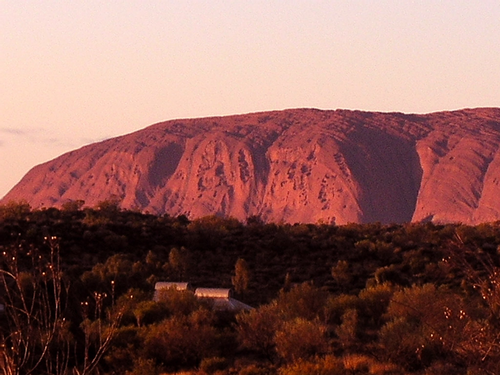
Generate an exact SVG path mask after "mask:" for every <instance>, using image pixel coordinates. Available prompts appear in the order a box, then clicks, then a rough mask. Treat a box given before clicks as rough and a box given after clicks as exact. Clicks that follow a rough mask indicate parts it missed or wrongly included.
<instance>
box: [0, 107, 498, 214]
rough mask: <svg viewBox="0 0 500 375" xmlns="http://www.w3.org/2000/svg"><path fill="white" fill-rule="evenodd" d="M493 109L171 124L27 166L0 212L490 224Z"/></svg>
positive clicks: (306, 112)
mask: <svg viewBox="0 0 500 375" xmlns="http://www.w3.org/2000/svg"><path fill="white" fill-rule="evenodd" d="M499 149H500V109H498V108H479V109H464V110H459V111H451V112H437V113H431V114H403V113H374V112H362V111H348V110H335V111H328V110H327V111H323V110H316V109H292V110H284V111H273V112H262V113H252V114H245V115H235V116H225V117H211V118H201V119H187V120H173V121H167V122H162V123H159V124H155V125H152V126H149V127H147V128H145V129H143V130H140V131H137V132H135V133H131V134H128V135H125V136H121V137H117V138H112V139H108V140H105V141H103V142H99V143H94V144H91V145H88V146H85V147H82V148H80V149H78V150H75V151H72V152H69V153H66V154H64V155H62V156H60V157H58V158H56V159H54V160H52V161H49V162H47V163H44V164H41V165H38V166H36V167H34V168H33V169H32V170H31V171H30V172H28V173H27V174H26V176H25V177H24V178H23V179H22V180H21V181H20V182H19V183H18V184H17V185H16V186H15V187H14V188H13V189H12V190H11V191H10V192H9V193H8V194H7V195H6V196H5V197H4V198H3V200H2V201H1V202H0V203H3V204H4V203H6V202H8V201H20V200H26V201H27V202H28V203H30V204H31V206H32V207H33V208H40V207H49V206H55V207H58V206H61V205H62V204H64V203H65V202H68V201H71V200H77V199H81V200H84V201H85V204H86V205H87V206H94V205H96V204H97V203H98V202H100V201H104V200H109V199H119V201H120V202H121V207H122V208H125V209H137V210H141V211H146V212H150V213H154V214H164V213H167V214H170V215H180V214H185V215H187V216H188V217H189V218H197V217H201V216H206V215H219V216H225V217H229V216H230V217H234V218H237V219H239V220H242V221H244V220H245V219H246V218H248V217H250V216H254V215H256V216H260V217H261V218H262V219H263V220H264V221H267V222H289V223H297V222H301V223H316V222H319V221H321V222H324V223H336V224H345V223H349V222H355V223H367V222H375V221H379V222H382V223H402V222H410V221H433V222H442V223H449V222H462V223H464V224H478V223H481V222H491V221H496V220H499V219H500V186H499V182H500V152H499Z"/></svg>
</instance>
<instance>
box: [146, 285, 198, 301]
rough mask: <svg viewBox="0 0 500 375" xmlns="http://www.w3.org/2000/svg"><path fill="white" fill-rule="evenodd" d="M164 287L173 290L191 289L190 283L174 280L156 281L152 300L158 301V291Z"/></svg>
mask: <svg viewBox="0 0 500 375" xmlns="http://www.w3.org/2000/svg"><path fill="white" fill-rule="evenodd" d="M165 289H175V290H189V291H192V290H193V289H192V288H191V284H190V283H185V282H176V281H158V282H157V283H156V284H155V294H154V297H153V300H154V301H156V302H158V301H159V300H160V291H161V290H165Z"/></svg>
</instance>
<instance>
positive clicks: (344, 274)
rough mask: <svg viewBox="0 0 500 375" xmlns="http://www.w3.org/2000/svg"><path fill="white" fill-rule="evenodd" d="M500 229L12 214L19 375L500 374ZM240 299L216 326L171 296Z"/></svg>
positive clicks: (208, 312) (5, 289)
mask: <svg viewBox="0 0 500 375" xmlns="http://www.w3.org/2000/svg"><path fill="white" fill-rule="evenodd" d="M499 246H500V226H499V224H498V223H491V224H482V225H479V226H476V227H470V226H464V225H460V224H454V225H451V224H450V225H436V224H432V223H419V224H402V225H396V224H394V225H381V224H379V223H373V224H365V225H358V224H349V225H344V226H333V225H325V224H321V223H319V224H316V225H312V224H295V225H289V224H266V223H263V222H262V221H261V220H260V219H259V218H258V217H252V218H249V219H248V220H247V222H246V223H241V222H238V221H237V220H234V219H222V218H218V217H215V216H211V217H204V218H200V219H196V220H188V219H187V218H186V217H184V216H180V217H170V216H166V215H165V216H153V215H148V214H142V213H138V212H133V211H122V210H120V209H119V206H118V203H117V202H110V201H106V202H101V203H100V204H99V205H97V206H96V207H94V208H84V207H83V202H70V203H68V204H67V205H65V206H64V207H63V208H61V209H55V208H48V209H43V210H31V208H30V207H29V205H27V204H25V203H22V202H20V203H19V202H18V203H9V204H8V205H5V206H1V207H0V256H1V272H0V275H1V276H0V289H1V291H0V299H1V301H0V302H1V303H3V305H4V307H5V309H4V312H3V313H1V314H2V319H1V321H0V328H1V336H0V340H1V341H2V342H1V345H2V346H1V349H0V354H1V357H0V366H1V367H2V369H3V372H4V373H6V374H10V373H12V374H29V373H35V374H44V373H50V374H70V373H79V374H92V373H101V374H160V373H168V372H175V371H191V372H192V373H197V374H247V375H249V374H286V375H291V374H363V373H366V374H429V375H430V374H476V373H477V374H498V373H499V372H500V369H499V368H498V363H500V344H499V343H498V342H499V340H498V338H499V337H500V324H499V322H500V289H499V287H498V285H499V284H498V283H499V282H500V276H499V275H500V272H499V271H500V269H499V268H498V267H499V254H498V248H499ZM160 280H165V281H189V282H190V283H191V284H193V285H194V286H203V287H221V288H222V287H233V288H234V289H235V291H236V292H237V294H236V298H238V299H240V300H242V301H243V302H245V303H247V304H250V305H252V306H254V307H255V309H253V310H251V311H249V312H240V313H236V312H227V311H226V312H224V311H214V310H213V309H212V308H211V306H210V303H207V302H206V301H201V300H198V299H197V298H196V297H195V296H194V295H193V294H192V293H190V292H186V291H175V290H171V291H167V292H165V293H163V294H162V298H161V301H159V302H153V301H152V295H153V289H154V284H155V282H156V281H160Z"/></svg>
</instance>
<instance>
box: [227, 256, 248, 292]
mask: <svg viewBox="0 0 500 375" xmlns="http://www.w3.org/2000/svg"><path fill="white" fill-rule="evenodd" d="M231 281H232V283H233V286H234V290H235V291H236V293H239V294H243V293H244V292H246V291H247V289H248V283H249V281H250V272H249V271H248V265H247V262H245V259H242V258H239V259H238V260H237V261H236V265H235V266H234V276H233V277H232V278H231Z"/></svg>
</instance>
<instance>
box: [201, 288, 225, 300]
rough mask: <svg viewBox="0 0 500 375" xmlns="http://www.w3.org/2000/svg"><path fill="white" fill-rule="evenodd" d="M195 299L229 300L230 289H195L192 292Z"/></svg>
mask: <svg viewBox="0 0 500 375" xmlns="http://www.w3.org/2000/svg"><path fill="white" fill-rule="evenodd" d="M194 294H195V295H196V297H200V298H226V299H227V298H230V297H231V296H232V292H231V289H221V288H197V289H196V291H195V292H194Z"/></svg>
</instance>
